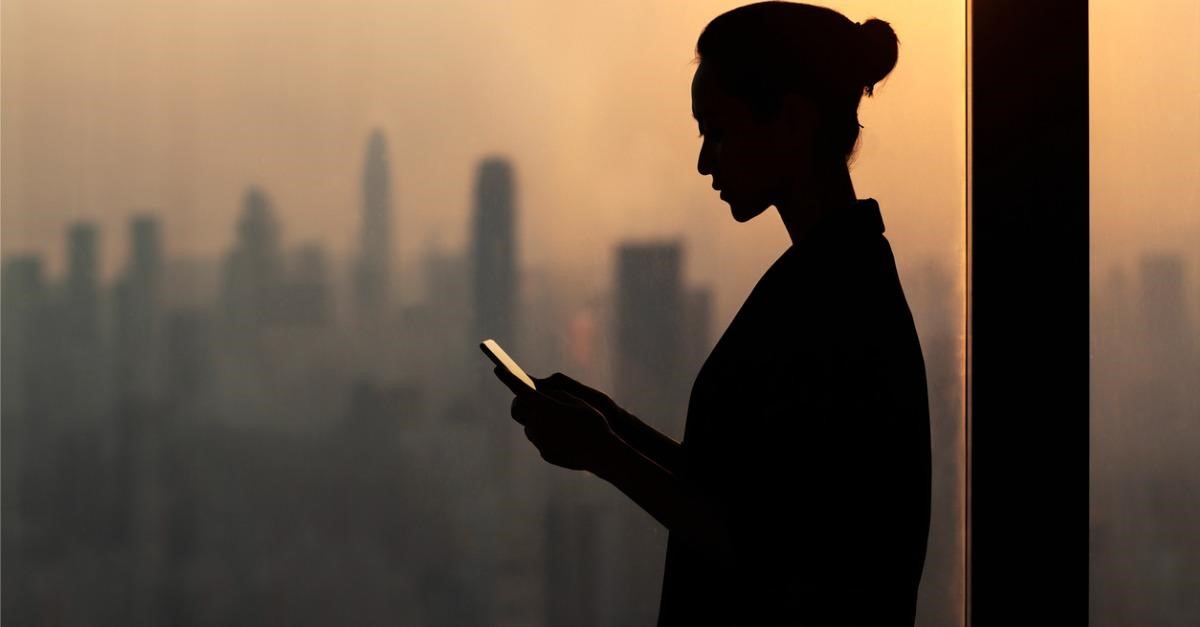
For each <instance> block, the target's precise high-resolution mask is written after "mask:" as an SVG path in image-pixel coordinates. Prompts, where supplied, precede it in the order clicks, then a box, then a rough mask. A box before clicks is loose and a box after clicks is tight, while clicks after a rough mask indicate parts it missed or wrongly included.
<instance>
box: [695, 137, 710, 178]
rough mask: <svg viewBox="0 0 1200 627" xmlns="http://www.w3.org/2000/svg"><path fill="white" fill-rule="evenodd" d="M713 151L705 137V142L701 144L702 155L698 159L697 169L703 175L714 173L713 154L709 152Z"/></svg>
mask: <svg viewBox="0 0 1200 627" xmlns="http://www.w3.org/2000/svg"><path fill="white" fill-rule="evenodd" d="M711 152H712V151H711V150H710V148H709V145H708V140H707V139H705V140H704V143H703V144H701V145H700V157H699V158H698V159H697V160H696V171H697V172H699V173H700V175H701V176H708V175H709V174H712V155H711V154H709V153H711Z"/></svg>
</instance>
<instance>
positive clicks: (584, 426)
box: [494, 367, 620, 472]
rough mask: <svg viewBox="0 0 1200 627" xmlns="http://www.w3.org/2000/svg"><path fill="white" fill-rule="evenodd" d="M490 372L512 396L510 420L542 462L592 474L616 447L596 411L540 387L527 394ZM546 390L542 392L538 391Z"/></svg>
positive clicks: (522, 387)
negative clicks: (509, 390)
mask: <svg viewBox="0 0 1200 627" xmlns="http://www.w3.org/2000/svg"><path fill="white" fill-rule="evenodd" d="M494 372H495V373H496V376H497V377H499V378H500V380H501V381H503V382H504V383H505V384H506V385H508V387H509V388H510V389H512V390H513V391H514V392H515V393H516V396H515V397H513V402H512V417H513V419H514V420H516V421H517V422H518V423H520V424H522V425H524V426H525V437H527V438H529V441H530V442H532V443H533V445H534V446H536V447H537V449H538V452H539V453H541V455H542V459H544V460H546V461H548V462H550V463H551V464H554V465H556V466H562V467H563V468H570V469H571V470H587V471H589V472H595V471H596V470H597V469H598V468H600V467H601V465H602V464H603V462H604V460H605V459H607V458H608V457H609V456H611V454H612V451H613V449H614V446H616V445H617V444H619V443H620V442H619V439H618V438H617V435H616V434H615V433H613V430H612V428H611V427H610V426H609V423H608V420H607V419H606V418H605V417H604V414H602V413H601V412H600V411H599V410H597V409H596V408H595V407H593V406H591V405H589V404H588V403H587V402H585V401H584V400H583V399H580V398H579V397H577V396H574V395H572V394H570V393H568V392H567V391H565V390H562V389H557V388H554V387H552V386H548V385H547V386H543V385H542V381H545V380H544V379H535V380H534V381H535V383H536V384H537V385H538V388H539V389H538V390H537V391H535V390H531V389H529V388H528V387H527V386H525V385H524V384H523V383H521V382H519V381H515V380H514V377H513V376H512V375H511V374H509V373H508V372H507V371H505V370H504V369H503V368H500V367H496V368H495V370H494ZM543 387H544V388H546V389H545V391H543V390H542V388H543Z"/></svg>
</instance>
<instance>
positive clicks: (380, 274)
mask: <svg viewBox="0 0 1200 627" xmlns="http://www.w3.org/2000/svg"><path fill="white" fill-rule="evenodd" d="M362 201H363V213H362V231H361V232H360V234H359V251H358V255H359V256H358V260H357V262H356V263H355V266H354V306H355V311H356V314H357V316H358V319H359V320H360V321H362V322H366V321H376V322H377V321H379V320H380V318H381V317H382V316H383V315H384V314H385V313H386V312H387V309H388V306H389V305H390V302H389V296H390V294H389V289H390V285H391V283H390V281H391V275H390V270H391V264H392V239H391V228H392V189H391V175H390V172H389V163H388V151H387V140H386V139H384V136H383V132H382V131H380V130H378V129H377V130H375V131H373V132H372V133H371V137H370V139H369V140H368V141H367V154H366V162H365V166H364V168H363V179H362Z"/></svg>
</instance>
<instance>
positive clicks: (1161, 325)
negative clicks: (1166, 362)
mask: <svg viewBox="0 0 1200 627" xmlns="http://www.w3.org/2000/svg"><path fill="white" fill-rule="evenodd" d="M1139 270H1140V278H1141V290H1142V297H1141V299H1140V302H1141V304H1142V321H1143V323H1144V324H1145V333H1146V339H1147V340H1148V341H1149V343H1150V346H1149V348H1150V349H1151V350H1156V349H1157V350H1169V349H1172V348H1173V347H1175V348H1177V347H1178V346H1177V344H1178V343H1179V342H1184V341H1188V340H1189V339H1190V338H1187V337H1184V336H1185V335H1186V333H1185V331H1186V330H1187V328H1188V326H1189V325H1188V306H1187V303H1186V294H1185V290H1184V268H1183V258H1182V257H1181V256H1180V255H1171V254H1146V255H1143V256H1142V258H1141V265H1140V268H1139Z"/></svg>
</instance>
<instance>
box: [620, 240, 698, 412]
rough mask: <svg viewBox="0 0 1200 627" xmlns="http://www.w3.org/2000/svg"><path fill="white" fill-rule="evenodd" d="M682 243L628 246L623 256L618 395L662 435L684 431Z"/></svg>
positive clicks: (632, 244) (621, 256)
mask: <svg viewBox="0 0 1200 627" xmlns="http://www.w3.org/2000/svg"><path fill="white" fill-rule="evenodd" d="M682 258H683V250H682V246H681V245H680V244H679V243H678V242H650V243H639V244H634V243H626V244H623V245H621V246H620V248H619V249H618V251H617V268H616V270H617V276H616V283H617V285H616V289H617V299H616V312H615V313H616V318H615V320H614V322H615V323H616V329H614V332H615V333H614V336H615V339H616V343H617V345H616V350H615V357H616V363H615V364H614V366H615V367H616V370H615V372H614V373H613V374H614V378H613V380H614V383H615V392H616V394H617V397H618V398H619V399H620V400H621V402H622V403H625V404H626V406H627V407H628V408H629V410H630V411H632V412H634V413H635V414H637V415H639V416H641V417H642V418H643V419H644V420H648V421H650V422H651V423H652V424H654V425H655V426H656V427H657V428H658V429H659V430H665V431H666V432H667V433H671V434H676V433H678V432H681V431H682V424H683V415H682V414H683V409H684V404H685V403H686V400H687V399H686V397H685V396H684V395H683V394H684V393H685V392H686V390H687V386H686V383H690V382H684V380H683V379H684V376H685V375H684V368H683V365H684V363H685V352H686V350H685V347H684V341H685V337H684V334H685V332H686V331H687V329H685V328H684V327H685V325H684V324H683V323H684V322H686V320H687V318H686V315H685V314H686V310H685V304H686V303H685V298H686V297H685V292H684V287H683V260H682Z"/></svg>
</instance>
